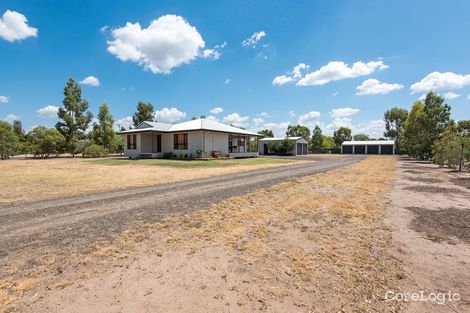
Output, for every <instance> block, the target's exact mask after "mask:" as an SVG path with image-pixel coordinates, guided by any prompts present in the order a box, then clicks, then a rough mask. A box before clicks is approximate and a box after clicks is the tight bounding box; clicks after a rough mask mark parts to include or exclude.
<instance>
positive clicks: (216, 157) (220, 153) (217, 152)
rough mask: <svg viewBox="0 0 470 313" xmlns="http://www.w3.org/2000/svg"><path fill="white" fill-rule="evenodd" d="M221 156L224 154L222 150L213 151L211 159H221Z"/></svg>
mask: <svg viewBox="0 0 470 313" xmlns="http://www.w3.org/2000/svg"><path fill="white" fill-rule="evenodd" d="M221 155H222V152H220V150H212V152H211V157H213V158H214V159H218V158H220V156H221Z"/></svg>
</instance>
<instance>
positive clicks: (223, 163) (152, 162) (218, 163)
mask: <svg viewBox="0 0 470 313" xmlns="http://www.w3.org/2000/svg"><path fill="white" fill-rule="evenodd" d="M87 162H90V163H94V164H105V165H132V164H134V165H149V166H167V167H175V168H213V167H230V166H238V165H259V164H274V163H291V162H295V161H293V160H289V159H275V158H250V159H222V160H168V159H144V160H130V159H125V158H106V159H100V160H91V161H87Z"/></svg>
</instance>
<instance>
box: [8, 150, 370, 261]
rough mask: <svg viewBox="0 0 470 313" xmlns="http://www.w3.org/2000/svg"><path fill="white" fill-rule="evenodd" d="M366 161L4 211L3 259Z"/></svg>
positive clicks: (82, 241) (330, 161)
mask: <svg viewBox="0 0 470 313" xmlns="http://www.w3.org/2000/svg"><path fill="white" fill-rule="evenodd" d="M361 158H362V157H360V156H350V157H342V158H331V157H330V158H312V160H315V161H316V162H312V163H305V164H300V165H292V166H284V167H276V168H269V169H262V170H254V171H250V172H243V173H237V174H229V175H222V176H215V177H208V178H202V179H196V180H188V181H181V182H176V183H171V184H163V185H154V186H148V187H141V188H132V189H125V190H116V191H111V192H103V193H95V194H89V195H84V196H76V197H67V198H62V199H54V200H46V201H38V202H30V203H20V204H16V205H8V206H0V257H6V256H8V255H11V254H17V253H25V251H44V250H45V249H47V248H48V247H50V246H52V247H54V248H57V249H61V250H62V248H63V250H64V251H65V250H68V249H71V248H77V247H83V246H84V245H86V244H87V243H91V242H94V241H96V240H100V239H110V238H111V237H112V236H113V235H115V234H118V233H120V232H122V231H124V230H125V229H128V228H129V227H132V226H135V225H140V224H142V223H152V222H155V221H156V220H158V219H159V218H161V217H163V216H165V215H169V214H175V213H184V212H189V211H192V210H197V209H200V208H204V207H207V206H208V205H210V204H212V203H215V202H218V201H221V200H224V199H226V198H229V197H232V196H238V195H242V194H245V193H248V192H250V191H253V190H254V189H256V188H260V187H267V186H270V185H273V184H275V183H278V182H281V181H286V180H289V179H294V178H296V177H301V176H306V175H312V174H315V173H320V172H324V171H327V170H330V169H333V168H337V167H341V166H346V165H349V164H352V163H355V162H357V161H358V160H360V159H361Z"/></svg>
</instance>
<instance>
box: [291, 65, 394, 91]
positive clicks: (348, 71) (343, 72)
mask: <svg viewBox="0 0 470 313" xmlns="http://www.w3.org/2000/svg"><path fill="white" fill-rule="evenodd" d="M387 68H388V65H386V64H384V62H383V61H382V60H378V61H370V62H367V63H364V62H361V61H359V62H355V63H353V65H352V66H349V65H348V64H346V63H344V62H342V61H333V62H329V63H328V64H327V65H324V66H322V67H321V68H320V69H318V70H316V71H313V72H311V73H309V74H306V75H304V76H303V77H302V78H301V79H300V80H299V81H298V82H297V85H299V86H314V85H325V84H328V83H329V82H332V81H337V80H342V79H348V78H355V77H360V76H366V75H370V74H372V73H374V72H375V71H378V70H384V69H387Z"/></svg>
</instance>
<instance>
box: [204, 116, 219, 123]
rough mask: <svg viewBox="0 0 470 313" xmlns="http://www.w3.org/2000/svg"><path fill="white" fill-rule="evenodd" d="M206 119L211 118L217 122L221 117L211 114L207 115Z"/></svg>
mask: <svg viewBox="0 0 470 313" xmlns="http://www.w3.org/2000/svg"><path fill="white" fill-rule="evenodd" d="M206 120H210V121H215V122H219V121H220V120H219V118H217V117H216V116H214V115H209V116H207V117H206Z"/></svg>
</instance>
